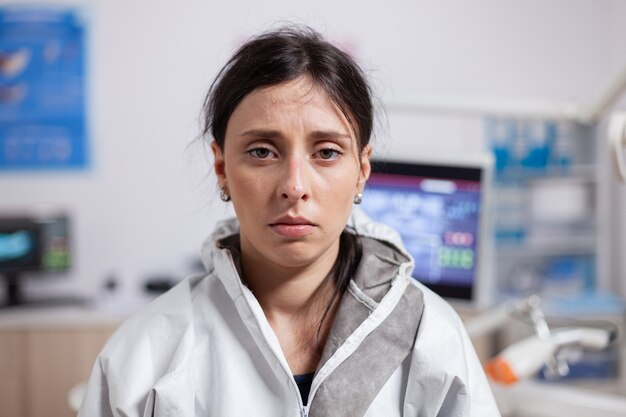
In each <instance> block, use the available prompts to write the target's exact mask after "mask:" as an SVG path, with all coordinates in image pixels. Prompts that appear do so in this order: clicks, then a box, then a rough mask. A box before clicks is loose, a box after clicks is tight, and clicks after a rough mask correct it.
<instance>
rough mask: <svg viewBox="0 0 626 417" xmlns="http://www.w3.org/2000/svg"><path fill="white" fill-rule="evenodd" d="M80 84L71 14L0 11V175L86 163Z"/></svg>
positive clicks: (75, 16) (81, 41) (80, 48)
mask: <svg viewBox="0 0 626 417" xmlns="http://www.w3.org/2000/svg"><path fill="white" fill-rule="evenodd" d="M85 84H86V81H85V24H84V21H83V19H82V16H81V15H80V14H79V13H77V12H76V11H75V10H69V9H64V8H52V7H51V8H46V7H3V8H0V171H9V170H12V171H15V170H42V169H43V170H56V169H62V170H67V169H81V168H85V167H86V166H87V163H88V146H87V144H88V140H87V124H86V95H85Z"/></svg>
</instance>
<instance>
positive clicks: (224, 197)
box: [220, 187, 230, 203]
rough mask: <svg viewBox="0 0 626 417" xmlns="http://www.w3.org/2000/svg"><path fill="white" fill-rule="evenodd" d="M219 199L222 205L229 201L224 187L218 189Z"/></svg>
mask: <svg viewBox="0 0 626 417" xmlns="http://www.w3.org/2000/svg"><path fill="white" fill-rule="evenodd" d="M220 199H221V200H222V201H223V202H224V203H228V202H229V201H230V196H229V195H228V194H227V193H226V188H224V187H222V188H220Z"/></svg>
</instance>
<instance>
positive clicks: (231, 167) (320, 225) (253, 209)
mask: <svg viewBox="0 0 626 417" xmlns="http://www.w3.org/2000/svg"><path fill="white" fill-rule="evenodd" d="M212 148H213V152H214V154H215V171H216V173H217V175H218V178H219V183H220V186H221V187H224V188H225V191H226V192H227V193H228V194H229V195H230V196H231V198H232V203H233V206H234V208H235V212H236V213H237V217H238V219H239V223H240V238H241V250H242V252H243V253H244V254H245V255H246V256H247V257H249V258H250V259H258V260H259V261H261V262H267V261H269V262H271V263H273V264H275V265H276V266H281V267H287V268H290V267H296V268H298V267H306V266H308V265H311V264H313V263H315V262H316V261H318V260H320V259H322V258H324V259H332V261H334V259H335V257H336V256H337V251H338V249H339V236H340V234H341V232H342V231H343V229H344V226H345V225H346V222H347V220H348V217H349V215H350V212H351V209H352V204H353V201H354V196H355V195H356V194H357V193H359V192H361V191H362V190H363V187H364V185H365V181H366V180H367V178H368V176H369V173H370V163H369V156H370V153H371V149H370V147H369V145H368V146H367V147H365V148H364V149H363V150H362V151H361V152H360V151H359V149H358V145H357V141H356V137H355V134H354V132H352V130H351V128H350V125H349V124H348V122H347V120H346V118H345V117H344V116H343V114H342V113H341V111H340V110H339V109H338V108H337V106H335V105H334V104H333V102H332V101H331V100H330V98H329V97H328V95H327V94H326V93H325V92H324V90H322V89H321V88H319V87H318V86H316V85H314V84H313V83H312V82H311V81H310V79H309V78H306V77H303V78H299V79H297V80H294V81H290V82H287V83H283V84H279V85H276V86H272V87H267V88H262V89H257V90H254V91H253V92H251V93H250V94H248V95H247V96H246V97H245V98H244V99H243V100H242V101H241V103H240V104H239V105H238V106H237V108H236V109H235V111H234V112H233V114H232V115H231V117H230V119H229V121H228V125H227V129H226V138H225V142H224V149H223V151H222V150H220V148H219V147H218V146H217V144H216V143H215V142H214V143H213V145H212Z"/></svg>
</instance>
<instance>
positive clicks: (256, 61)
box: [202, 26, 374, 335]
mask: <svg viewBox="0 0 626 417" xmlns="http://www.w3.org/2000/svg"><path fill="white" fill-rule="evenodd" d="M302 76H308V77H310V78H311V80H312V81H313V83H314V84H315V85H316V86H319V87H321V88H322V89H323V90H324V91H325V92H326V94H328V97H329V98H330V99H331V100H332V101H333V103H335V105H336V106H337V107H338V108H339V109H340V111H341V112H342V113H343V115H344V116H345V117H346V119H347V120H348V123H349V124H350V127H351V128H352V130H353V131H354V133H355V135H356V139H357V145H358V149H359V151H361V150H363V148H364V147H365V146H366V145H367V144H369V141H370V137H371V135H372V129H373V121H374V111H373V105H372V92H371V89H370V86H369V85H368V83H367V81H366V77H365V75H364V73H363V71H362V70H361V68H360V67H359V65H358V64H357V63H356V62H355V61H354V60H353V59H352V58H351V57H350V56H349V55H348V54H347V53H345V52H343V51H341V50H340V49H339V48H337V47H335V46H334V45H332V44H330V43H329V42H327V41H325V40H324V39H323V38H322V36H321V35H320V34H319V33H317V32H316V31H315V30H313V29H311V28H309V27H301V26H298V27H295V26H289V27H283V28H280V29H278V30H274V31H271V32H267V33H263V34H261V35H258V36H256V37H254V38H252V39H250V40H249V41H247V42H246V43H244V44H243V45H242V46H241V47H240V48H239V49H238V50H237V51H236V52H235V54H234V55H233V56H232V58H230V60H229V61H228V62H227V63H226V65H224V67H223V68H222V69H221V70H220V72H219V73H218V75H217V77H216V79H215V81H213V84H212V85H211V88H210V89H209V92H208V94H207V96H206V99H205V101H204V107H203V120H204V126H203V131H202V133H203V135H204V136H205V137H206V136H209V134H210V136H212V137H213V139H214V140H215V142H217V144H218V146H219V147H220V148H221V149H222V150H224V141H225V136H226V127H227V125H228V120H229V119H230V117H231V115H232V114H233V112H234V111H235V108H236V107H237V106H238V105H239V103H240V102H241V101H242V100H243V99H244V97H246V96H247V95H248V94H250V93H251V92H252V91H254V90H256V89H258V88H263V87H269V86H273V85H277V84H281V83H284V82H287V81H292V80H295V79H297V78H299V77H302ZM361 252H362V248H361V245H360V242H359V240H358V239H357V237H356V236H355V235H353V234H350V233H347V232H345V231H344V232H343V233H342V234H341V237H340V242H339V255H338V256H337V260H336V261H335V264H334V266H333V269H332V271H331V274H330V276H333V277H334V280H335V288H336V290H335V291H334V293H333V296H332V298H331V300H330V301H329V303H328V305H327V308H326V310H325V312H324V314H323V316H322V319H321V322H320V326H319V327H318V332H319V329H321V324H322V322H323V321H324V319H325V318H326V316H327V314H328V312H329V311H330V308H331V307H332V306H333V304H334V303H335V302H336V301H338V300H339V298H340V295H342V294H343V293H344V292H345V290H346V288H347V287H348V284H349V282H350V278H351V276H352V275H353V274H354V272H355V270H356V267H357V265H358V263H359V261H360V258H361ZM330 276H329V277H330ZM327 280H328V278H327ZM327 280H325V281H324V283H323V284H322V286H321V287H324V286H325V284H326V283H328V281H327ZM318 335H319V333H318Z"/></svg>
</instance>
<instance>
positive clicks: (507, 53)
mask: <svg viewBox="0 0 626 417" xmlns="http://www.w3.org/2000/svg"><path fill="white" fill-rule="evenodd" d="M48 2H49V3H54V2H52V1H47V3H48ZM64 3H65V4H67V3H68V2H67V1H66V2H64ZM71 4H77V5H80V6H82V7H84V8H85V10H87V11H88V12H89V14H90V23H91V35H92V38H91V44H90V47H91V72H90V75H91V84H90V94H91V100H92V113H91V114H90V117H91V125H92V137H91V144H92V148H93V155H92V156H93V163H92V166H91V167H90V169H89V170H87V171H85V172H79V173H56V174H2V176H0V195H1V196H2V201H1V202H0V208H3V207H6V206H26V205H30V204H33V203H38V202H46V203H56V204H59V205H63V206H67V207H69V208H70V209H71V210H72V212H73V214H74V219H75V221H76V227H75V229H76V240H75V243H76V244H75V247H76V268H75V270H74V271H73V273H72V274H71V277H70V279H68V280H59V281H58V282H53V285H52V286H53V287H54V289H55V290H57V291H65V290H66V289H68V288H72V289H77V290H78V291H83V292H93V291H95V288H96V287H97V286H99V285H100V284H101V282H102V279H103V278H104V276H105V275H107V274H110V273H114V274H118V275H119V276H121V277H123V278H124V279H125V280H126V281H127V285H128V286H133V285H136V284H137V283H138V282H139V281H140V279H141V278H143V277H144V276H145V275H146V274H149V273H153V272H160V271H165V272H167V271H170V272H173V273H180V272H181V271H182V270H183V269H184V267H185V263H186V262H187V261H188V260H189V259H190V257H192V256H194V255H196V254H197V252H198V249H199V246H200V243H201V241H202V240H203V238H204V237H205V236H206V235H207V234H208V232H209V231H210V230H211V228H212V225H213V224H214V223H215V221H216V220H218V219H219V218H221V217H224V216H225V215H226V214H227V212H228V211H227V209H225V208H224V206H223V204H222V203H221V202H220V201H219V200H218V199H217V198H216V197H215V187H214V185H213V183H214V177H212V176H208V177H206V174H207V173H208V172H209V171H210V158H208V157H205V154H204V150H203V149H202V147H201V146H196V147H192V148H188V147H187V146H188V145H189V143H190V142H191V141H192V140H193V139H194V138H195V137H196V135H197V134H198V114H199V110H200V106H201V103H202V99H203V96H204V94H205V91H206V89H207V87H208V85H209V83H210V81H211V79H212V76H213V75H214V74H215V72H216V71H217V70H218V69H219V67H220V66H221V65H222V63H223V62H224V61H225V59H226V58H227V57H228V55H229V54H230V53H231V52H232V50H233V48H234V47H235V46H236V45H237V44H238V43H239V42H241V41H242V40H243V39H245V38H246V37H247V36H249V35H251V34H253V33H255V32H256V31H258V30H259V29H263V28H267V27H269V25H270V24H271V23H272V22H280V21H295V22H299V23H308V24H310V25H312V26H313V27H315V28H317V29H318V30H320V31H322V32H323V33H325V34H326V35H327V36H328V37H329V38H330V39H331V40H334V41H336V42H338V43H340V44H342V45H344V46H346V47H348V48H349V49H350V50H351V51H352V52H353V53H354V54H355V55H356V56H357V57H359V58H361V59H362V60H363V61H364V64H365V67H366V68H367V70H368V71H369V72H370V74H371V76H372V79H373V81H374V83H375V85H376V86H377V88H378V90H379V94H380V95H381V96H382V97H383V98H385V99H386V100H390V101H393V100H402V101H411V100H412V99H414V98H419V97H421V96H423V95H441V94H443V95H457V96H458V95H460V96H468V97H472V96H490V97H502V98H511V97H523V98H552V99H572V98H573V99H583V100H584V99H587V98H589V97H592V96H593V95H594V94H595V93H596V92H597V91H598V90H599V89H600V88H601V87H602V86H603V85H604V83H605V81H607V80H608V79H609V77H610V76H611V75H612V74H613V72H614V71H615V70H616V68H617V67H618V66H619V64H620V61H623V60H624V57H625V55H626V51H623V43H622V41H621V39H626V38H625V37H624V36H625V35H624V33H623V29H622V28H623V27H624V26H625V25H624V21H623V19H622V18H620V17H618V16H616V14H617V13H620V14H621V15H624V6H623V3H620V1H619V0H551V1H544V0H529V1H516V0H475V1H473V2H467V1H463V0H428V1H423V0H422V1H411V2H408V1H405V2H403V1H397V0H390V1H386V2H363V1H341V2H338V1H329V0H324V1H316V2H306V3H300V2H293V1H286V0H272V1H263V2H258V1H230V2H207V1H202V0H189V1H185V2H173V1H154V0H153V1H148V0H135V1H131V0H100V1H97V0H92V1H77V0H75V1H73V2H71ZM389 124H390V129H389V130H388V131H386V132H384V133H383V134H382V135H381V138H380V141H379V142H378V145H379V148H380V149H383V151H384V152H385V153H387V154H390V155H392V156H393V155H404V156H408V155H418V154H419V153H420V152H421V150H422V149H425V148H427V147H435V148H436V147H439V148H445V149H446V150H449V151H451V152H457V151H462V152H466V151H476V150H480V149H482V146H483V143H482V130H481V129H482V125H481V121H480V120H478V119H473V118H466V119H459V118H450V117H442V116H437V115H424V116H420V117H409V116H406V115H399V114H393V113H390V114H389ZM624 199H625V200H624V201H626V197H625V198H624ZM625 207H626V206H625ZM625 232H626V230H625ZM621 268H622V271H624V270H626V265H622V266H621ZM32 284H33V285H32V291H35V292H36V291H37V290H42V289H46V290H47V289H49V288H48V287H52V286H51V285H46V286H45V287H44V284H43V282H41V283H39V282H33V283H32Z"/></svg>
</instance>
